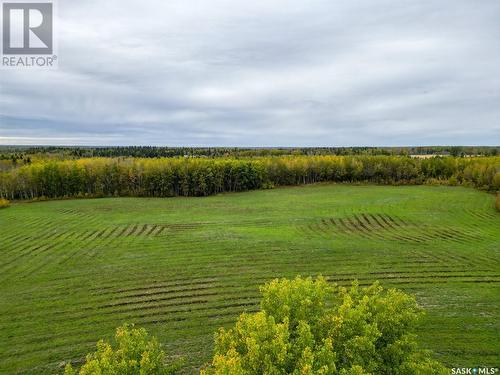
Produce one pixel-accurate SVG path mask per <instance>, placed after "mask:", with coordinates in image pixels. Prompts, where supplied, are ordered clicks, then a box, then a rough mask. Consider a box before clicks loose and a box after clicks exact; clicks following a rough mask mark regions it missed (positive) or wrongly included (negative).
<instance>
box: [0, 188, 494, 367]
mask: <svg viewBox="0 0 500 375" xmlns="http://www.w3.org/2000/svg"><path fill="white" fill-rule="evenodd" d="M499 253H500V214H499V213H497V212H496V211H495V209H494V197H493V196H492V195H488V194H486V193H483V192H479V191H476V190H472V189H466V188H459V187H456V188H453V187H433V186H408V187H388V186H348V185H317V186H305V187H295V188H283V189H275V190H264V191H253V192H247V193H238V194H226V195H219V196H213V197H208V198H167V199H146V198H143V199H140V198H112V199H94V200H70V201H53V202H40V203H18V204H13V205H12V207H10V208H8V209H4V210H0V254H1V258H0V259H1V260H0V353H1V354H0V356H1V360H0V373H2V374H12V373H32V374H45V373H54V372H57V371H61V369H60V368H59V367H60V365H61V362H62V361H64V360H70V359H73V360H77V359H81V358H82V356H83V355H84V354H85V353H86V352H88V351H90V350H92V349H93V347H94V345H95V342H96V341H97V340H98V339H99V338H101V337H104V338H110V337H112V336H113V334H114V329H115V327H117V326H118V325H120V324H121V323H123V322H134V323H136V324H139V325H141V326H144V327H146V328H147V329H148V330H149V331H150V332H151V333H152V334H154V335H156V336H157V337H158V338H159V339H160V340H161V341H162V342H163V343H164V344H165V346H166V348H167V350H168V352H169V354H172V355H184V356H185V357H186V358H187V363H186V368H185V370H184V372H185V373H189V374H191V373H195V372H196V369H198V368H199V367H200V366H201V365H202V364H203V363H204V362H206V361H208V360H209V358H210V356H211V351H212V341H213V333H214V331H215V330H216V329H217V328H218V327H219V326H222V325H225V326H227V325H230V324H231V323H232V322H234V321H235V319H236V318H237V316H238V315H239V314H240V313H241V312H243V311H255V310H256V308H257V303H258V299H259V293H258V285H260V284H262V283H264V282H266V281H268V280H270V279H272V278H275V277H281V276H286V277H294V276H296V275H297V274H301V275H318V274H323V275H324V276H328V277H329V278H330V279H331V280H333V281H336V282H337V283H339V284H342V285H347V284H349V283H350V282H351V280H353V279H359V280H360V282H361V283H362V284H368V283H371V282H372V281H374V280H380V282H381V283H382V285H383V286H387V287H397V288H400V289H402V290H405V291H407V292H410V293H414V294H416V295H417V299H418V302H419V303H420V304H421V305H422V306H424V307H425V308H426V310H427V315H426V317H425V319H424V321H423V322H422V324H421V329H420V341H421V343H422V345H423V346H425V347H428V348H430V349H432V350H434V351H435V354H436V357H437V358H438V359H440V360H441V361H443V362H444V363H445V364H446V365H447V366H460V367H462V366H477V365H481V366H483V365H484V366H498V365H499V363H498V355H499V353H500V343H499V340H498V338H499V328H500V327H499V320H500V319H499V318H500V293H499V292H498V283H499V282H500V261H499Z"/></svg>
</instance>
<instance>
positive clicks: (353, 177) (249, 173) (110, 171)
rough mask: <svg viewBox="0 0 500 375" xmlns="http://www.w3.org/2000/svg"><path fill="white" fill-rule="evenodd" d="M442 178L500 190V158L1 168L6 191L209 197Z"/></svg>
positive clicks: (145, 161) (98, 162) (126, 161)
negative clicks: (287, 187)
mask: <svg viewBox="0 0 500 375" xmlns="http://www.w3.org/2000/svg"><path fill="white" fill-rule="evenodd" d="M325 181H330V182H337V183H377V184H424V183H440V184H450V185H465V186H473V187H476V188H479V189H484V190H488V191H498V190H500V157H475V158H474V157H470V158H461V157H432V158H414V157H408V156H382V155H380V156H368V155H359V156H268V157H253V158H240V159H237V158H229V157H227V158H195V157H174V158H82V159H69V160H46V161H42V162H35V163H28V164H23V165H21V166H18V167H17V168H13V169H9V170H6V171H3V172H0V197H3V198H6V199H10V200H14V199H37V198H66V197H103V196H139V197H142V196H144V197H170V196H207V195H211V194H216V193H221V192H234V191H245V190H251V189H260V188H272V187H275V186H285V185H299V184H310V183H317V182H325Z"/></svg>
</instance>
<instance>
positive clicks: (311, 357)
mask: <svg viewBox="0 0 500 375" xmlns="http://www.w3.org/2000/svg"><path fill="white" fill-rule="evenodd" d="M261 293H262V301H261V311H259V312H257V313H254V314H243V315H241V316H240V318H239V319H238V321H237V323H236V325H235V326H234V327H233V328H231V329H221V330H220V331H219V332H218V333H217V335H216V338H215V355H214V357H213V361H212V363H211V365H210V366H209V367H208V368H207V369H205V370H203V371H202V375H223V374H231V375H258V374H282V375H287V374H304V375H314V374H325V375H326V374H331V375H334V374H339V375H363V374H366V375H368V374H393V375H420V374H434V375H435V374H438V375H439V374H448V371H447V370H446V369H445V368H444V367H443V366H442V365H440V364H439V363H438V362H436V361H434V360H433V359H432V358H431V357H430V355H429V353H428V352H425V351H422V350H420V349H419V347H418V345H417V342H416V337H415V335H414V332H415V328H416V324H417V321H418V319H419V317H420V316H421V315H422V311H421V309H420V308H419V307H418V306H417V304H416V302H415V299H414V298H413V297H411V296H409V295H406V294H405V293H403V292H400V291H397V290H394V289H389V290H384V289H383V288H382V287H381V286H379V285H378V284H374V285H372V286H370V287H368V288H360V287H359V286H358V285H356V284H354V285H353V286H352V287H351V288H349V289H346V288H336V287H334V286H330V285H329V284H328V283H327V282H326V280H325V279H323V278H318V279H316V280H313V279H311V278H307V279H302V278H296V279H295V280H287V279H281V280H274V281H272V282H270V283H268V284H266V285H264V286H263V287H262V288H261Z"/></svg>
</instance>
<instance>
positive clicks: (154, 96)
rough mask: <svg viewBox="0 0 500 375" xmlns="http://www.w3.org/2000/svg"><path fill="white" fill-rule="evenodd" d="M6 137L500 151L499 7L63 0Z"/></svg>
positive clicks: (409, 0) (296, 0)
mask: <svg viewBox="0 0 500 375" xmlns="http://www.w3.org/2000/svg"><path fill="white" fill-rule="evenodd" d="M58 13H59V14H58V21H59V22H58V30H57V35H56V37H57V39H58V44H59V50H58V57H59V68H58V69H57V70H0V75H1V76H0V77H1V78H0V85H1V88H0V144H57V145H61V144H75V145H166V146H180V145H190V146H353V145H354V146H356V145H357V146H362V145H379V146H381V145H388V146H390V145H437V144H447V145H450V144H454V145H457V144H460V145H476V144H477V145H498V144H500V1H498V0H480V1H477V0H423V1H422V0H420V1H415V0H391V1H384V0H377V1H374V0H361V1H354V0H342V1H338V0H323V1H322V0H307V1H304V0H252V1H248V0H245V1H240V0H211V1H208V0H205V1H203V0H157V1H156V0H155V1H153V0H150V1H143V2H139V1H132V0H106V1H102V0H85V1H73V0H71V1H70V0H59V6H58Z"/></svg>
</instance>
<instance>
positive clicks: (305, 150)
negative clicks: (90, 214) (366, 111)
mask: <svg viewBox="0 0 500 375" xmlns="http://www.w3.org/2000/svg"><path fill="white" fill-rule="evenodd" d="M22 155H26V156H29V155H39V156H42V157H43V155H46V156H52V157H54V156H59V157H60V158H63V159H65V158H73V159H77V158H84V157H108V158H109V157H137V158H162V157H176V156H190V157H209V158H219V157H230V158H231V157H236V158H240V157H243V158H248V157H262V156H284V155H308V156H314V155H316V156H317V155H450V156H495V155H500V147H486V146H428V147H290V148H279V147H278V148H238V147H146V146H136V147H134V146H126V147H55V146H44V147H42V146H40V147H28V146H0V159H12V158H13V157H14V158H19V157H20V156H22Z"/></svg>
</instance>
